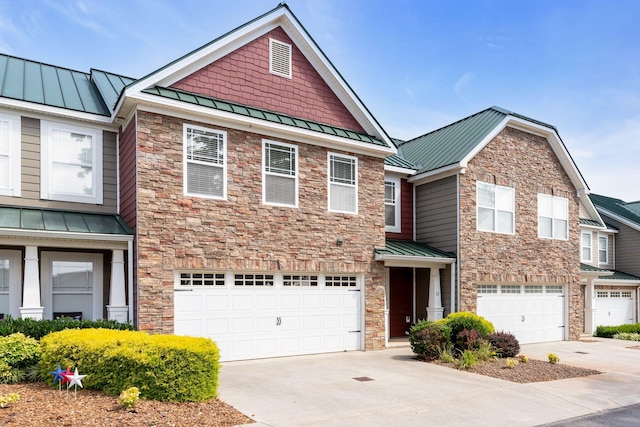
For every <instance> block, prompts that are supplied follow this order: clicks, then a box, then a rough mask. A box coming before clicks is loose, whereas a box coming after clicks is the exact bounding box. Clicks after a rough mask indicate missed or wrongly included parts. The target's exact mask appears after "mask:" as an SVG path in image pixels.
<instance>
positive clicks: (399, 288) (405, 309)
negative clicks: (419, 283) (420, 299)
mask: <svg viewBox="0 0 640 427" xmlns="http://www.w3.org/2000/svg"><path fill="white" fill-rule="evenodd" d="M389 270H390V271H389V287H390V291H389V336H390V337H406V336H407V334H406V332H408V331H409V328H410V327H411V322H412V321H413V269H411V268H391V269H389Z"/></svg>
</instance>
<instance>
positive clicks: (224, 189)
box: [182, 123, 228, 200]
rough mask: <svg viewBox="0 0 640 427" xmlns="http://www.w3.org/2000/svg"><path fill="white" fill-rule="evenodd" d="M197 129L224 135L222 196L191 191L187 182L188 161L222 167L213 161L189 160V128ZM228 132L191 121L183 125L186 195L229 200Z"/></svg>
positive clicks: (183, 168)
mask: <svg viewBox="0 0 640 427" xmlns="http://www.w3.org/2000/svg"><path fill="white" fill-rule="evenodd" d="M188 129H195V130H200V131H203V132H211V133H219V134H221V135H222V138H223V142H222V196H212V195H208V194H200V193H189V191H188V182H187V163H194V164H202V165H206V166H216V167H220V165H214V164H212V163H207V162H202V161H198V160H187V130H188ZM227 141H228V140H227V132H226V131H223V130H218V129H211V128H206V127H202V126H196V125H192V124H189V123H184V124H183V126H182V159H183V160H182V176H183V183H182V185H183V194H184V195H185V196H192V197H200V198H203V199H214V200H227Z"/></svg>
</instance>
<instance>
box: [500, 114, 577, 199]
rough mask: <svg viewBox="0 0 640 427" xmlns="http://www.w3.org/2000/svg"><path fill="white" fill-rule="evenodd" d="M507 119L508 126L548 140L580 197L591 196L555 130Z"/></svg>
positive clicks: (517, 119)
mask: <svg viewBox="0 0 640 427" xmlns="http://www.w3.org/2000/svg"><path fill="white" fill-rule="evenodd" d="M507 119H508V123H507V124H506V126H511V127H513V128H516V129H520V130H523V131H525V132H529V133H533V134H536V135H540V136H542V137H544V138H546V139H547V141H549V145H550V146H551V149H552V150H553V152H554V153H555V154H556V157H557V158H558V161H560V164H561V165H562V167H563V168H564V170H565V172H566V173H567V175H569V178H570V179H571V182H572V183H573V185H574V187H575V188H576V190H577V194H578V197H582V196H584V195H587V194H589V186H588V185H587V183H586V182H585V181H584V179H583V178H582V176H581V175H580V172H578V167H577V166H576V164H575V163H574V161H573V160H572V159H571V155H570V154H569V151H567V148H566V147H565V145H564V144H563V143H562V140H561V139H560V135H558V133H557V132H556V130H555V129H553V128H549V127H546V126H542V125H539V124H537V123H532V122H529V121H527V120H523V119H521V118H519V117H513V116H507Z"/></svg>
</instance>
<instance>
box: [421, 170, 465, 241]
mask: <svg viewBox="0 0 640 427" xmlns="http://www.w3.org/2000/svg"><path fill="white" fill-rule="evenodd" d="M457 191H458V190H457V185H456V177H455V176H452V177H449V178H445V179H441V180H438V181H435V182H431V183H429V184H423V185H420V186H418V187H416V240H417V241H419V242H422V243H425V244H427V245H430V246H433V247H435V248H438V249H440V250H443V251H449V252H456V251H457Z"/></svg>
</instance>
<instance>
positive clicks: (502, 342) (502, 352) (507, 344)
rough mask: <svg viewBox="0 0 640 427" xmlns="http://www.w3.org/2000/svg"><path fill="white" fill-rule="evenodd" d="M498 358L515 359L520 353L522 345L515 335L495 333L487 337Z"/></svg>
mask: <svg viewBox="0 0 640 427" xmlns="http://www.w3.org/2000/svg"><path fill="white" fill-rule="evenodd" d="M487 339H488V340H489V342H490V343H491V345H492V346H493V348H495V350H496V355H497V356H498V357H515V356H516V355H517V354H518V352H519V351H520V343H518V340H517V339H516V337H515V336H514V335H513V334H510V333H508V332H494V333H493V334H489V336H488V337H487Z"/></svg>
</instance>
